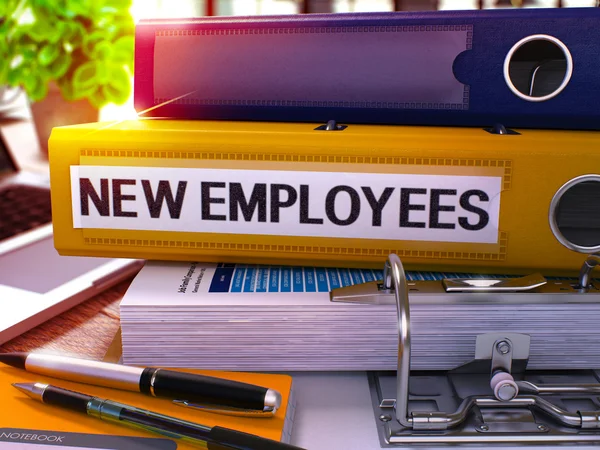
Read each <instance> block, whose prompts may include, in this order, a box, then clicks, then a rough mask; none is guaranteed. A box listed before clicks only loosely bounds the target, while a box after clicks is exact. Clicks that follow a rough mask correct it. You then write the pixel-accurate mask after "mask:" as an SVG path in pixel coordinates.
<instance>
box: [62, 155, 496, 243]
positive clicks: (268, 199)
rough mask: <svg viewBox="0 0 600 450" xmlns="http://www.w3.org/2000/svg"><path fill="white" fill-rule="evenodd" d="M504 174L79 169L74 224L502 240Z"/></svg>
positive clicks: (74, 173)
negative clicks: (501, 196)
mask: <svg viewBox="0 0 600 450" xmlns="http://www.w3.org/2000/svg"><path fill="white" fill-rule="evenodd" d="M501 188H502V177H495V176H466V175H424V174H389V173H348V172H307V171H283V170H281V171H278V170H233V169H227V170H224V169H199V168H162V167H116V166H71V196H72V206H73V226H74V227H75V228H100V229H123V230H153V231H185V232H199V233H219V234H224V233H225V234H227V233H230V234H254V235H275V236H312V237H332V238H335V237H344V238H362V239H385V240H403V241H438V242H473V243H490V244H495V243H497V241H498V221H499V215H500V192H501Z"/></svg>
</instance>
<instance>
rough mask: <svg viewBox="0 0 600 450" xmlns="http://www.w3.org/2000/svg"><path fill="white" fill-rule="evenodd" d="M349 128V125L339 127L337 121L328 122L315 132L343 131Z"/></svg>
mask: <svg viewBox="0 0 600 450" xmlns="http://www.w3.org/2000/svg"><path fill="white" fill-rule="evenodd" d="M346 128H348V126H347V125H339V124H338V123H337V122H336V121H335V120H328V121H327V123H326V124H325V125H320V126H318V127H317V128H315V130H320V131H342V130H345V129H346Z"/></svg>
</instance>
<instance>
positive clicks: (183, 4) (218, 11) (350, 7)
mask: <svg viewBox="0 0 600 450" xmlns="http://www.w3.org/2000/svg"><path fill="white" fill-rule="evenodd" d="M597 4H598V1H597V0H134V4H133V8H132V13H133V15H134V17H135V19H141V18H150V17H194V16H204V15H216V16H246V15H260V14H268V15H274V14H297V13H319V12H336V13H338V12H339V13H341V12H369V11H394V10H396V11H425V10H432V9H441V10H457V9H492V8H511V7H524V8H556V7H564V8H568V7H586V6H598V5H597Z"/></svg>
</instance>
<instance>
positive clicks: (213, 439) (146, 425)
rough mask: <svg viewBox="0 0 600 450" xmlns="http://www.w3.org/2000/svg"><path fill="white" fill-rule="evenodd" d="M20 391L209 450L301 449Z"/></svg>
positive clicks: (37, 386) (52, 391)
mask: <svg viewBox="0 0 600 450" xmlns="http://www.w3.org/2000/svg"><path fill="white" fill-rule="evenodd" d="M13 386H14V387H16V388H17V389H18V390H20V391H21V392H24V393H25V394H27V395H28V396H30V397H31V398H34V399H36V400H39V401H40V402H43V403H47V404H50V405H55V406H59V407H61V408H65V409H69V410H71V411H76V412H79V413H84V414H87V415H88V416H92V417H96V418H98V419H101V420H106V421H109V422H116V423H120V424H123V425H128V426H133V427H135V428H142V429H144V430H147V431H151V432H154V433H158V434H161V435H163V436H168V437H171V438H175V439H179V440H182V441H184V442H188V443H190V444H196V445H201V446H203V447H206V448H208V449H209V450H225V449H230V450H302V449H301V448H300V447H296V446H294V445H289V444H284V443H282V442H278V441H274V440H271V439H266V438H263V437H260V436H256V435H254V434H248V433H243V432H241V431H236V430H231V429H229V428H223V427H218V426H217V427H208V426H205V425H200V424H197V423H193V422H188V421H185V420H181V419H177V418H175V417H171V416H166V415H164V414H159V413H156V412H153V411H148V410H146V409H141V408H136V407H134V406H130V405H124V404H122V403H117V402H113V401H112V400H106V399H101V398H98V397H93V396H91V395H87V394H82V393H81V392H75V391H69V390H67V389H62V388H60V387H57V386H52V385H48V384H44V383H14V384H13Z"/></svg>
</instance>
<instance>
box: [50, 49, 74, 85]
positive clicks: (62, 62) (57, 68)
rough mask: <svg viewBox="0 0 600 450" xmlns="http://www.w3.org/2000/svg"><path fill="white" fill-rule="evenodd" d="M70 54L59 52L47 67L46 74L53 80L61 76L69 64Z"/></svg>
mask: <svg viewBox="0 0 600 450" xmlns="http://www.w3.org/2000/svg"><path fill="white" fill-rule="evenodd" d="M71 61H72V58H71V54H70V53H61V54H59V55H58V57H57V58H56V59H55V60H54V61H53V62H52V64H50V66H49V67H48V75H50V77H52V78H53V79H54V80H58V79H59V78H60V77H62V76H63V75H64V74H65V73H67V70H69V67H70V66H71Z"/></svg>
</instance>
